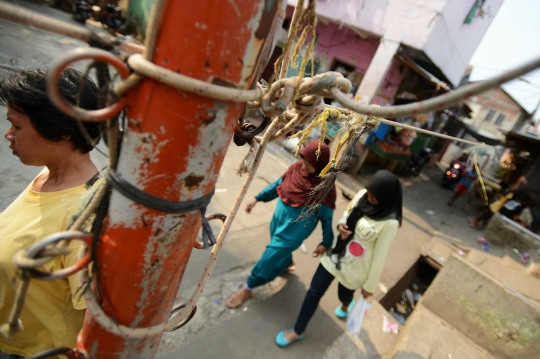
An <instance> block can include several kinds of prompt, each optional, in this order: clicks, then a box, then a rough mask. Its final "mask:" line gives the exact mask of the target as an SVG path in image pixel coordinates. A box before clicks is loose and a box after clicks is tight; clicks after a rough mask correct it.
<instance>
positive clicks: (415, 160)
mask: <svg viewBox="0 0 540 359" xmlns="http://www.w3.org/2000/svg"><path fill="white" fill-rule="evenodd" d="M431 152H432V151H431V148H424V149H423V150H422V151H420V153H419V154H416V153H413V154H412V155H411V157H410V158H409V160H408V161H407V163H406V164H405V168H404V170H403V176H406V177H407V176H413V177H418V176H419V175H420V172H422V168H424V166H425V164H426V163H428V162H429V161H430V159H431Z"/></svg>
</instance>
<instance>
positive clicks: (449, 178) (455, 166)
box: [441, 160, 467, 188]
mask: <svg viewBox="0 0 540 359" xmlns="http://www.w3.org/2000/svg"><path fill="white" fill-rule="evenodd" d="M466 169H467V165H466V164H465V163H464V162H461V161H459V160H453V161H452V163H451V164H450V167H448V168H447V169H446V171H444V174H443V178H442V180H441V185H442V186H443V187H446V188H453V187H454V186H455V185H457V184H458V182H459V180H460V179H461V177H462V176H463V171H465V170H466Z"/></svg>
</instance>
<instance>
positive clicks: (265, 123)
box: [234, 116, 272, 139]
mask: <svg viewBox="0 0 540 359" xmlns="http://www.w3.org/2000/svg"><path fill="white" fill-rule="evenodd" d="M270 122H272V119H271V118H270V117H267V116H265V117H264V120H263V121H262V122H261V124H260V125H259V126H258V127H257V128H256V129H254V130H253V131H244V130H241V129H238V130H236V131H235V132H234V134H235V135H236V136H239V137H242V138H247V139H251V138H253V137H255V136H257V135H258V134H259V133H261V132H263V131H264V130H265V129H266V128H267V127H268V125H269V124H270Z"/></svg>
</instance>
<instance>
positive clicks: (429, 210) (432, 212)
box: [426, 209, 435, 216]
mask: <svg viewBox="0 0 540 359" xmlns="http://www.w3.org/2000/svg"><path fill="white" fill-rule="evenodd" d="M426 214H427V215H428V216H433V215H435V212H434V211H432V210H431V209H428V210H427V211H426Z"/></svg>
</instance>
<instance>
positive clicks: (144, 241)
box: [77, 0, 275, 359]
mask: <svg viewBox="0 0 540 359" xmlns="http://www.w3.org/2000/svg"><path fill="white" fill-rule="evenodd" d="M232 3H234V5H236V6H232V5H231V4H232ZM270 3H274V2H272V1H264V0H235V1H232V2H228V1H225V2H210V1H198V2H191V1H190V2H187V1H167V2H166V3H165V9H164V12H163V14H164V15H163V18H162V21H161V24H160V32H159V35H158V37H157V41H156V47H155V49H156V50H155V53H154V63H155V64H157V65H158V66H162V67H164V68H167V69H169V70H172V71H175V72H180V73H182V74H184V75H187V76H191V77H194V78H197V79H199V80H202V81H208V82H212V83H219V84H220V85H221V86H228V87H234V88H241V89H246V88H251V87H252V86H253V85H254V83H255V81H256V80H257V79H256V78H255V74H256V72H257V67H258V66H259V65H260V63H261V57H262V56H261V52H262V49H263V47H264V46H265V44H266V43H268V42H266V41H265V37H266V36H267V35H268V34H266V35H265V36H261V28H264V29H266V27H265V26H266V25H268V24H266V25H265V26H261V22H263V21H270V23H272V22H274V20H275V11H274V10H275V9H274V8H275V6H273V5H272V6H271V8H270V9H271V10H270V12H269V10H268V9H269V7H268V6H269V5H268V4H270ZM186 8H189V9H190V11H185V9H186ZM272 9H274V10H272ZM216 13H219V14H221V15H220V16H219V17H216V16H213V14H216ZM265 31H266V32H268V30H264V31H263V32H262V33H263V34H264V32H265ZM171 34H173V36H171ZM179 39H182V40H179ZM179 42H180V43H182V44H183V45H182V46H179ZM128 97H129V106H128V111H127V118H128V121H127V126H126V131H125V134H124V137H123V140H122V147H121V150H120V157H119V161H118V168H117V173H119V174H120V175H121V176H122V177H123V178H124V179H125V180H126V181H128V182H129V183H131V184H132V185H134V186H136V187H137V188H139V189H141V190H143V191H145V192H147V193H149V194H151V195H153V196H156V197H159V198H162V199H166V200H169V201H173V202H176V201H188V200H192V199H196V198H200V197H201V196H203V195H206V194H208V193H210V192H211V191H212V190H213V189H214V186H215V184H216V181H217V177H218V175H219V171H220V169H221V165H222V163H223V159H224V157H225V154H226V151H227V147H228V145H229V143H230V140H231V138H232V134H233V132H234V130H235V129H236V126H237V121H238V117H239V116H240V114H241V111H242V108H243V105H242V104H238V103H224V102H220V101H214V100H211V99H208V98H205V97H201V96H198V95H195V94H191V93H186V92H181V91H177V90H174V89H172V88H169V87H168V86H165V85H162V84H160V83H157V82H155V81H153V80H149V79H145V80H144V81H143V82H142V83H141V84H140V85H139V86H138V87H137V88H135V89H133V90H132V91H130V92H129V94H128ZM200 226H201V213H200V210H194V211H192V212H189V213H182V214H170V213H163V212H159V211H156V210H151V209H148V208H145V207H143V206H141V205H139V204H136V203H133V202H132V201H131V200H129V199H127V198H125V197H123V196H122V195H120V194H119V193H117V192H116V191H114V192H113V195H112V197H111V201H110V205H109V215H108V217H107V219H106V221H105V226H104V227H105V228H104V231H103V233H102V242H101V243H100V245H99V246H98V247H97V252H96V258H97V262H96V263H95V268H96V273H97V274H96V275H99V279H100V280H99V284H100V290H99V291H96V290H95V288H93V289H94V293H96V296H97V299H98V301H99V302H100V303H101V306H102V308H103V311H104V312H105V313H106V314H107V315H108V316H110V317H112V318H113V319H114V321H115V322H116V323H119V324H122V325H125V326H128V327H132V328H135V327H137V328H142V327H150V326H154V325H157V324H160V323H164V322H165V321H167V319H168V318H169V317H170V312H171V308H172V306H173V304H174V300H175V299H176V297H177V291H178V288H179V286H180V282H181V279H182V276H183V274H184V271H185V268H186V266H187V263H188V259H189V256H190V254H191V251H192V248H193V243H194V241H195V239H196V236H197V233H198V231H199V229H200ZM100 296H101V297H100ZM160 338H161V335H156V336H153V337H144V338H130V339H125V338H123V337H122V338H120V337H116V336H114V335H112V334H111V333H109V332H108V331H107V328H103V327H101V326H100V325H99V324H98V323H97V322H95V321H94V320H93V319H92V318H91V317H88V316H87V318H86V319H85V325H84V328H83V331H82V333H81V336H80V338H79V341H78V344H77V346H78V347H79V348H83V349H86V348H92V350H86V351H87V352H89V356H90V358H92V359H93V358H99V359H109V358H110V359H112V358H115V359H116V358H153V357H154V355H155V353H156V352H157V348H158V346H159V343H160ZM98 343H99V345H98Z"/></svg>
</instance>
